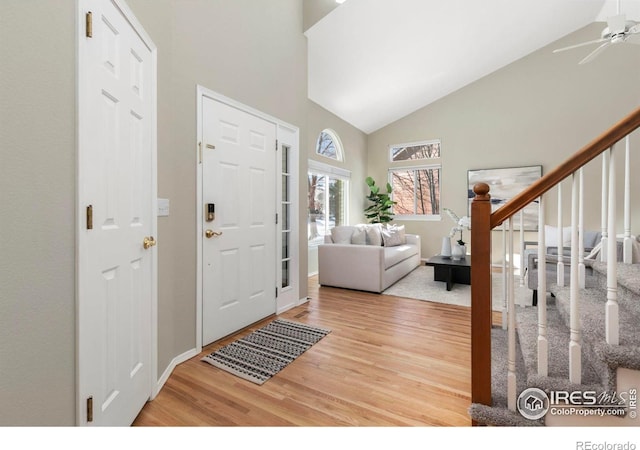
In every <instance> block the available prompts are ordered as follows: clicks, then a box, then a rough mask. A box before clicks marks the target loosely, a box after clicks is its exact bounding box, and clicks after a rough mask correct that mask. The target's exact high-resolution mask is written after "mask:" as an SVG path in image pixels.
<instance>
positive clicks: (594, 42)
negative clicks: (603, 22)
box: [553, 38, 609, 53]
mask: <svg viewBox="0 0 640 450" xmlns="http://www.w3.org/2000/svg"><path fill="white" fill-rule="evenodd" d="M608 40H609V38H600V39H594V40H593V41H587V42H583V43H581V44H576V45H570V46H569V47H563V48H557V49H555V50H554V51H553V53H558V52H564V51H565V50H572V49H574V48H578V47H584V46H585V45H591V44H597V43H599V42H604V41H608Z"/></svg>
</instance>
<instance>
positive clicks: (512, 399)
mask: <svg viewBox="0 0 640 450" xmlns="http://www.w3.org/2000/svg"><path fill="white" fill-rule="evenodd" d="M508 280H509V283H508V284H509V288H508V291H507V292H508V299H509V306H508V315H509V326H508V331H507V334H508V347H509V348H508V370H507V407H508V408H509V409H510V410H511V411H515V410H516V400H517V399H516V309H515V300H514V288H513V283H514V279H513V216H511V217H509V277H508Z"/></svg>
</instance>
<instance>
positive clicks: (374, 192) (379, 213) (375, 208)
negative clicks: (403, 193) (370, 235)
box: [364, 177, 396, 223]
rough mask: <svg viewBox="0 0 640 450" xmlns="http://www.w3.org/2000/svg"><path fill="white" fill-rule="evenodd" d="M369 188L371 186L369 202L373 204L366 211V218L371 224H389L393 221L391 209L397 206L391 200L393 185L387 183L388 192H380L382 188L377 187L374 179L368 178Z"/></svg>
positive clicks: (368, 196)
mask: <svg viewBox="0 0 640 450" xmlns="http://www.w3.org/2000/svg"><path fill="white" fill-rule="evenodd" d="M366 183H367V186H369V195H367V200H369V201H370V202H371V203H372V204H371V205H369V206H368V207H367V208H366V209H365V210H364V215H365V217H366V218H367V219H368V220H369V223H388V222H391V220H392V219H393V215H394V214H393V213H392V212H391V207H392V206H393V205H395V204H396V202H394V201H393V200H391V184H389V183H387V186H386V192H380V187H379V186H377V185H376V182H375V181H374V179H373V178H371V177H367V179H366Z"/></svg>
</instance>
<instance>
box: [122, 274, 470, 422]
mask: <svg viewBox="0 0 640 450" xmlns="http://www.w3.org/2000/svg"><path fill="white" fill-rule="evenodd" d="M309 284H310V287H309V297H310V300H309V302H308V303H306V304H304V305H301V306H299V307H296V308H294V309H291V310H289V311H287V312H285V313H283V314H282V315H281V316H280V317H282V318H284V319H287V320H294V321H298V322H302V323H306V324H309V325H314V326H318V327H322V328H328V329H330V330H331V333H330V334H329V335H327V336H326V337H324V338H323V339H322V340H321V341H320V342H318V343H317V344H316V345H314V346H313V347H311V349H309V350H308V351H307V352H305V353H304V354H303V355H302V356H300V357H299V358H298V359H296V360H295V361H294V362H293V363H292V364H290V365H289V366H287V367H286V368H284V369H283V370H282V371H281V372H280V373H278V374H277V375H276V376H274V377H273V378H271V379H270V380H268V381H267V382H266V383H264V384H263V385H261V386H259V385H256V384H253V383H251V382H249V381H245V380H242V379H240V378H238V377H235V376H234V375H231V374H229V373H226V372H224V371H222V370H220V369H217V368H215V367H213V366H211V365H209V364H207V363H205V362H202V361H200V358H201V357H202V356H204V355H205V354H207V353H210V352H212V351H215V350H216V349H217V348H219V347H221V346H222V345H225V344H227V343H229V342H231V341H232V340H234V339H237V338H238V337H240V336H242V335H244V334H248V333H249V332H251V331H253V330H254V329H256V328H259V327H261V326H263V325H264V324H265V323H266V322H268V321H269V320H271V319H273V317H272V318H269V319H268V320H265V321H262V322H260V323H257V324H255V325H254V326H252V327H250V328H248V329H246V330H243V331H242V332H241V333H238V334H236V335H234V336H230V337H228V338H225V339H223V340H221V341H219V342H216V343H214V344H211V345H209V346H208V347H206V348H205V349H204V350H203V352H202V353H201V354H200V355H198V356H197V357H194V358H192V359H190V360H189V361H186V362H184V363H183V364H181V365H179V366H178V367H176V369H175V370H174V372H173V373H172V375H171V376H170V378H169V380H168V381H167V382H166V384H165V386H164V387H163V389H162V391H161V392H160V393H159V394H158V396H157V397H156V399H155V400H154V401H152V402H149V403H147V405H146V406H145V407H144V408H143V410H142V411H141V412H140V414H139V415H138V417H137V419H136V420H135V422H134V424H133V425H134V426H381V427H384V426H394V427H397V426H468V425H470V424H471V421H470V419H469V417H468V414H467V408H468V407H469V404H470V388H471V382H470V379H471V371H470V328H469V327H470V309H469V308H467V307H461V306H452V305H444V304H440V303H432V302H425V301H419V300H412V299H405V298H400V297H392V296H387V295H377V294H370V293H364V292H357V291H349V290H342V289H335V288H328V287H318V285H317V279H315V278H310V280H309ZM443 289H444V287H443Z"/></svg>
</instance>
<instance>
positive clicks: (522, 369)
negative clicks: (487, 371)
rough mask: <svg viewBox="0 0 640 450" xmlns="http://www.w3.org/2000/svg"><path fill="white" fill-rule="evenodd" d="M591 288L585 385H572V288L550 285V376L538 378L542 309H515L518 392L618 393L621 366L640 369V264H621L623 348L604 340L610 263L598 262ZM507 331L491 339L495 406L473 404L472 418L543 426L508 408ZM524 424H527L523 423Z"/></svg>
mask: <svg viewBox="0 0 640 450" xmlns="http://www.w3.org/2000/svg"><path fill="white" fill-rule="evenodd" d="M593 268H594V274H593V278H592V279H590V280H588V283H587V286H588V289H583V290H580V306H579V310H580V317H581V323H582V384H581V385H578V386H576V385H572V384H571V383H570V382H569V381H568V376H569V367H568V360H569V356H568V352H569V328H568V326H567V324H568V323H569V289H568V288H566V287H565V288H561V287H558V286H557V285H550V286H549V291H550V292H552V293H553V294H554V295H555V298H553V297H551V296H548V297H547V306H548V308H547V325H548V327H547V337H548V341H549V349H550V352H549V376H548V377H541V376H538V375H537V336H538V325H537V321H538V308H531V307H528V308H522V307H518V308H516V311H517V314H516V317H517V340H518V341H517V354H518V356H517V358H518V359H517V380H518V388H517V392H521V391H522V390H523V388H524V387H525V386H526V387H538V388H540V389H542V390H545V391H548V390H576V389H582V390H584V389H589V390H591V389H593V390H596V391H602V390H616V387H617V386H616V370H617V368H618V367H626V368H629V369H635V370H640V333H639V332H638V323H640V265H638V264H633V265H622V264H620V265H619V266H618V280H619V282H618V296H619V320H620V345H618V346H612V345H608V344H607V343H606V342H605V339H604V330H605V325H604V320H605V303H606V290H604V289H603V287H604V286H606V275H605V272H606V265H604V264H601V263H594V265H593ZM506 333H507V332H506V331H504V330H502V329H499V328H496V329H494V330H493V335H492V355H491V356H492V393H493V406H485V405H477V404H474V405H472V406H471V407H470V408H469V414H470V415H471V417H472V418H473V419H474V420H476V421H478V422H480V423H485V424H487V425H496V426H523V425H540V424H542V422H539V423H538V422H537V421H536V422H535V423H530V422H531V421H527V420H524V419H523V418H522V417H519V414H518V413H514V412H511V411H508V410H507V409H506V398H505V394H504V393H505V392H506V390H507V384H506V373H507V362H506V358H507V340H506ZM523 420H524V421H523Z"/></svg>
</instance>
